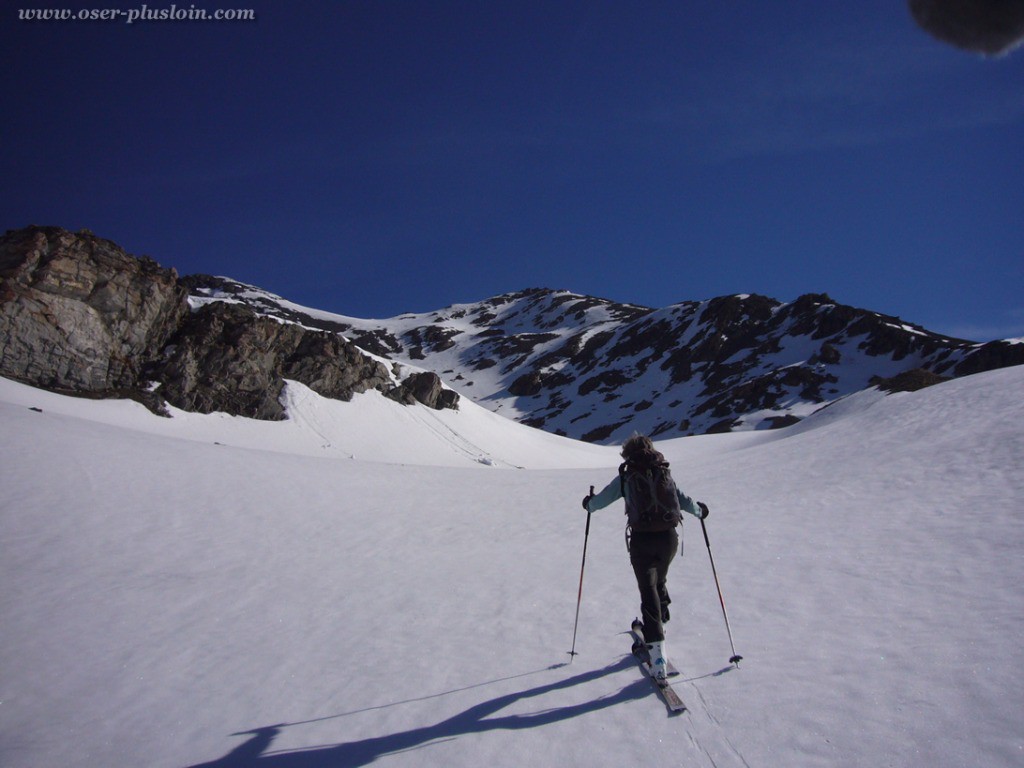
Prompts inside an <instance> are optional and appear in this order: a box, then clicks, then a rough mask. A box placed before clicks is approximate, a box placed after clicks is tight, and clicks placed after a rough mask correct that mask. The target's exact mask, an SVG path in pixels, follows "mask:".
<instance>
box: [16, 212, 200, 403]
mask: <svg viewBox="0 0 1024 768" xmlns="http://www.w3.org/2000/svg"><path fill="white" fill-rule="evenodd" d="M187 313H188V303H187V291H186V290H185V289H184V288H183V287H182V286H180V285H179V284H178V275H177V273H176V272H175V271H174V270H173V269H164V268H162V267H161V266H160V265H158V264H157V263H156V262H154V261H152V260H151V259H145V258H142V259H138V258H135V257H133V256H129V255H128V254H127V253H125V252H124V250H123V249H121V248H119V247H118V246H117V245H115V244H114V243H112V242H110V241H109V240H103V239H101V238H98V237H96V236H95V235H93V234H91V233H89V232H86V231H83V232H79V233H77V234H76V233H71V232H67V231H65V230H62V229H58V228H55V227H31V228H29V229H24V230H18V231H13V232H8V233H7V234H6V235H4V236H3V237H2V238H0V375H3V376H7V377H9V378H12V379H17V380H18V381H23V382H25V383H28V384H33V385H36V386H43V387H49V388H52V389H60V390H68V391H75V392H85V393H103V392H105V391H108V390H117V389H133V388H137V387H139V386H140V385H141V383H142V382H141V381H140V376H141V374H142V371H143V369H144V368H145V367H146V366H147V364H148V363H149V362H150V361H151V360H152V359H153V358H154V357H155V356H158V355H159V352H160V350H161V348H162V347H163V345H164V343H165V342H166V340H167V339H168V338H169V337H170V336H171V334H172V333H174V332H175V330H176V329H177V327H178V324H179V323H180V322H181V320H182V318H184V317H185V315H186V314H187Z"/></svg>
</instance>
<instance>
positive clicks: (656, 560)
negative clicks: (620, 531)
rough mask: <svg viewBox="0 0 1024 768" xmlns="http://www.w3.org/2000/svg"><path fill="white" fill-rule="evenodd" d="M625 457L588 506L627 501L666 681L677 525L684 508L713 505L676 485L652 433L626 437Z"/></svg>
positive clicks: (694, 511)
mask: <svg viewBox="0 0 1024 768" xmlns="http://www.w3.org/2000/svg"><path fill="white" fill-rule="evenodd" d="M622 458H623V459H624V462H623V464H622V465H621V466H620V467H619V475H618V477H616V478H615V479H613V480H612V481H611V482H610V483H608V485H606V486H605V488H604V489H603V490H602V491H601V492H600V493H597V494H589V495H587V496H586V497H585V498H584V499H583V508H584V509H585V510H587V512H588V513H590V512H594V511H596V510H598V509H601V508H603V507H607V506H608V505H609V504H611V503H612V502H613V501H615V500H617V499H624V500H625V502H626V515H627V516H628V518H629V524H628V525H629V527H628V529H627V530H628V533H627V541H628V547H629V561H630V563H631V564H632V566H633V573H634V574H636V583H637V587H638V588H639V589H640V614H641V617H642V619H643V635H644V641H645V642H646V643H647V649H648V652H649V653H650V659H651V674H652V676H653V677H654V678H655V679H658V680H664V679H665V678H666V676H667V674H668V672H667V662H666V655H665V629H664V624H665V622H667V621H668V620H669V610H668V606H669V603H670V602H671V598H670V597H669V594H668V589H667V586H666V581H667V579H668V568H669V565H670V564H671V563H672V559H673V558H674V557H675V555H676V550H678V548H679V535H678V533H677V532H676V526H678V525H679V524H680V523H681V522H682V515H681V514H680V511H681V510H686V511H687V512H688V513H690V514H691V515H693V516H695V517H697V518H699V519H704V518H705V517H707V516H708V508H707V505H706V504H704V503H703V502H695V501H694V500H693V499H691V498H690V497H689V496H687V495H686V494H685V493H683V492H682V491H680V490H679V489H678V488H677V487H676V485H675V482H674V481H673V480H672V476H671V473H670V472H669V464H668V462H667V461H665V457H664V456H663V455H662V454H661V453H660V452H659V451H658V450H656V449H655V447H654V443H653V442H652V441H651V439H650V438H649V437H646V436H645V435H641V434H634V435H633V436H632V437H630V438H629V439H628V440H626V442H625V443H624V444H623V446H622Z"/></svg>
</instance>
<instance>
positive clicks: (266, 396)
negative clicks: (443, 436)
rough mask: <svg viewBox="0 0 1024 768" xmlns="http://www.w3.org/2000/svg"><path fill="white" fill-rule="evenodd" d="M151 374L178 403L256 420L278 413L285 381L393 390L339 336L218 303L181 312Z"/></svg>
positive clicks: (327, 388)
mask: <svg viewBox="0 0 1024 768" xmlns="http://www.w3.org/2000/svg"><path fill="white" fill-rule="evenodd" d="M153 378H154V379H156V380H159V381H161V382H162V384H161V386H160V388H159V389H158V390H157V394H159V395H160V396H162V397H164V398H165V399H166V400H167V401H168V402H169V403H171V404H172V405H174V406H177V407H178V408H181V409H183V410H187V411H197V412H199V413H212V412H214V411H222V412H225V413H232V414H235V415H239V416H249V417H252V418H255V419H283V418H284V417H285V411H284V407H283V406H282V405H281V402H280V395H281V390H282V389H283V388H284V381H285V379H291V380H294V381H298V382H301V383H302V384H305V385H306V386H308V387H309V388H310V389H312V390H313V391H314V392H316V393H318V394H320V395H323V396H324V397H329V398H332V399H335V400H351V399H352V396H353V395H354V394H357V393H360V392H365V391H367V390H368V389H379V390H381V391H382V392H387V391H389V390H391V389H392V382H391V377H390V376H389V375H388V371H387V369H386V368H385V367H384V366H383V365H382V364H381V363H379V362H377V361H375V360H373V359H372V358H369V357H367V356H366V355H364V354H363V353H362V352H361V351H360V350H359V349H357V348H356V347H355V346H354V345H353V344H351V343H349V342H347V341H345V340H344V339H343V338H342V337H340V336H336V335H334V334H331V333H326V332H323V331H311V330H308V329H306V328H303V327H302V326H299V325H294V324H289V323H282V322H279V321H277V320H273V319H271V318H268V317H260V316H259V315H257V314H256V313H255V312H253V311H252V310H251V309H249V308H248V307H244V306H241V305H238V304H226V303H223V302H219V303H215V304H209V305H207V306H205V307H202V308H201V309H199V310H198V311H197V312H195V313H194V314H192V315H190V316H189V317H188V319H187V320H186V322H185V323H184V325H183V326H182V329H181V331H180V332H179V333H178V334H177V335H176V336H175V337H174V338H173V339H172V344H171V346H170V347H169V348H168V351H167V355H166V360H165V361H163V362H162V363H160V364H159V366H157V367H156V369H155V370H154V371H153Z"/></svg>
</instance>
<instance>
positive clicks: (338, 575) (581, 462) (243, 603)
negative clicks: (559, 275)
mask: <svg viewBox="0 0 1024 768" xmlns="http://www.w3.org/2000/svg"><path fill="white" fill-rule="evenodd" d="M1022 385H1024V368H1020V367H1017V368H1008V369H1003V370H1000V371H994V372H990V373H986V374H980V375H977V376H972V377H966V378H963V379H958V380H955V381H952V382H949V383H946V384H942V385H939V386H936V387H933V388H930V389H926V390H922V391H920V392H917V393H913V394H909V393H908V394H900V395H893V396H889V397H884V398H883V397H880V396H879V395H878V394H877V393H874V392H872V391H868V392H865V393H861V394H858V395H854V396H852V397H849V398H847V399H846V400H843V401H841V402H839V403H837V404H836V405H833V406H831V407H830V408H827V409H825V410H824V411H821V412H819V413H817V414H815V415H814V416H812V417H810V418H808V419H806V420H805V421H804V422H802V423H801V424H799V425H797V427H795V428H790V429H787V430H779V431H775V432H763V433H740V434H732V435H713V436H704V437H696V438H684V439H680V440H674V441H668V442H665V443H662V444H661V447H662V448H663V450H665V452H666V455H667V456H668V457H669V458H670V459H671V460H672V462H673V467H674V470H675V474H676V476H677V479H678V481H679V482H680V484H681V485H682V486H683V487H684V488H685V489H686V490H687V491H688V492H689V493H691V494H692V495H693V496H695V497H696V498H699V499H702V500H704V501H706V502H707V503H708V504H710V506H711V509H712V516H711V518H709V520H708V533H709V535H710V541H711V544H712V546H713V548H714V550H713V551H714V556H715V562H716V565H717V566H718V572H719V575H720V577H721V582H722V589H723V592H724V595H725V598H726V601H727V604H728V607H729V613H730V619H731V621H732V627H733V631H734V635H735V638H736V642H737V650H738V651H739V653H741V654H742V655H743V656H744V657H745V660H744V661H743V663H742V665H741V668H739V669H730V668H728V665H727V662H726V659H728V657H729V655H730V653H731V650H730V648H729V645H728V639H727V637H726V634H725V630H724V625H723V622H722V616H721V609H720V607H719V604H718V596H717V592H716V591H715V588H714V583H713V581H712V579H711V572H710V566H709V563H708V557H707V549H706V548H705V547H704V541H703V538H702V537H701V535H700V530H699V528H700V525H699V523H697V522H696V521H694V520H688V521H687V522H686V524H685V528H686V536H685V538H686V547H685V557H684V558H683V559H682V560H677V562H676V564H675V565H674V566H673V570H672V575H671V578H670V588H671V590H672V593H673V596H674V602H673V605H672V609H673V621H672V622H671V624H670V625H669V650H670V652H671V654H672V655H673V657H674V659H675V661H676V663H677V664H678V665H679V666H680V667H681V668H682V669H683V671H684V674H683V679H682V680H680V681H679V682H678V683H677V688H678V690H679V691H680V693H681V694H682V696H683V698H684V699H685V700H686V701H687V702H688V703H689V704H690V707H691V711H690V712H688V713H686V714H684V715H682V716H680V717H674V718H670V717H667V716H666V713H665V710H664V708H663V707H662V706H661V705H660V704H659V702H658V700H657V699H656V698H655V697H654V696H653V695H652V692H651V689H650V685H649V683H648V682H647V681H646V680H645V679H643V678H642V677H641V676H640V674H639V672H638V670H637V668H636V667H635V665H634V663H633V662H632V660H631V659H630V658H629V657H628V639H627V637H626V635H624V634H623V633H624V630H625V629H626V628H627V627H628V623H629V620H630V619H632V618H633V616H634V615H635V614H636V612H637V605H636V602H637V599H636V597H635V586H634V585H633V584H632V575H631V572H630V570H629V566H628V561H627V559H626V553H625V551H624V547H623V542H622V535H621V534H622V516H621V509H620V508H619V509H617V508H615V507H613V508H610V509H608V510H603V511H602V512H599V513H597V514H595V516H594V519H593V523H592V526H591V532H590V537H589V544H588V550H587V570H586V574H585V580H584V588H583V604H582V609H581V611H580V626H579V636H578V639H577V650H578V651H579V653H580V655H579V656H577V657H576V658H575V660H574V661H573V662H572V663H571V664H567V663H566V662H567V660H568V656H567V655H566V651H567V650H568V649H569V645H570V642H571V637H572V629H573V626H572V624H573V615H574V610H575V604H576V596H577V587H578V584H579V575H580V562H581V554H582V545H583V529H584V524H585V515H584V513H583V512H582V510H581V509H580V506H579V502H580V498H581V497H582V496H583V495H584V494H585V492H586V490H587V488H588V486H590V485H591V484H593V485H601V484H603V483H604V482H606V481H607V480H608V479H610V478H611V477H612V476H613V473H614V468H615V466H616V463H617V454H616V452H615V450H614V449H613V448H612V449H610V448H599V447H595V446H580V445H579V444H577V443H574V442H572V441H565V440H558V439H555V438H551V439H549V438H550V436H547V435H543V434H542V433H537V432H535V431H532V430H527V431H525V432H524V431H522V430H523V429H524V428H522V427H519V426H517V425H515V424H512V423H509V422H503V421H500V420H499V421H490V420H489V419H491V418H497V417H493V416H492V415H491V414H486V412H484V411H482V409H480V410H473V409H464V410H463V411H462V412H461V413H460V414H459V415H457V416H455V415H453V416H452V419H453V421H450V422H442V421H435V420H434V419H433V417H431V418H430V419H426V418H421V414H418V413H417V415H415V416H409V417H408V418H405V417H400V416H398V415H395V414H391V415H389V414H388V412H389V410H390V409H391V404H387V403H383V402H381V403H377V402H376V401H375V400H373V399H372V398H373V397H374V396H372V395H370V396H365V397H364V398H356V399H355V400H354V401H353V402H352V403H349V404H334V403H326V402H324V401H321V400H320V399H319V398H317V397H316V396H313V395H311V394H310V393H309V392H308V391H307V390H303V389H301V388H297V387H290V388H289V397H292V398H293V406H294V407H293V409H292V412H293V421H292V422H288V423H284V424H266V423H263V424H258V425H257V424H255V423H253V422H247V421H246V420H239V419H231V418H228V417H220V416H216V415H214V416H197V415H194V414H181V413H175V414H174V418H173V419H170V420H168V419H159V418H157V417H154V416H151V415H149V414H148V412H145V411H144V410H143V409H141V408H140V407H138V406H135V405H134V404H130V403H114V402H93V401H85V400H69V399H65V398H61V397H58V396H55V395H51V394H48V393H44V392H40V391H37V390H32V389H28V388H25V387H21V386H19V385H15V384H12V383H10V382H0V425H2V426H0V428H2V434H3V440H2V442H0V466H2V467H3V472H2V483H0V579H2V583H3V585H4V588H3V590H2V591H0V627H2V632H0V670H2V672H0V765H3V766H5V767H9V768H21V767H23V766H25V767H27V766H57V765H59V766H140V765H146V766H154V767H156V768H160V767H162V766H167V767H168V768H170V767H172V766H173V767H174V768H184V766H199V765H208V766H213V765H216V766H222V767H225V768H226V767H228V766H230V767H232V768H238V767H239V766H254V767H256V766H266V767H268V768H270V767H273V766H287V767H293V766H359V765H368V764H371V763H373V764H380V765H400V766H420V765H424V766H425V765H430V766H433V765H448V766H474V767H478V766H481V765H483V766H520V765H565V766H588V768H590V767H592V766H604V765H609V766H621V765H631V764H632V765H639V764H643V765H687V766H690V765H694V766H696V765H707V766H711V765H716V766H719V767H724V766H743V765H747V766H769V767H773V766H783V765H785V766H851V767H852V766H863V765H883V766H939V767H942V766H962V765H969V766H981V765H984V766H1017V765H1020V764H1021V762H1022V760H1024V725H1022V721H1021V718H1020V713H1021V712H1022V711H1024V682H1022V679H1024V675H1022V672H1024V650H1022V649H1024V610H1022V608H1024V603H1022V598H1021V587H1020V585H1021V583H1022V582H1024V558H1022V557H1021V553H1022V549H1024V522H1022V509H1024V504H1022V501H1024V480H1022V472H1021V460H1022V456H1024V405H1022V399H1021V397H1020V393H1021V391H1022ZM367 398H369V399H367ZM378 406H379V410H377V411H373V410H372V409H377V408H378ZM31 407H35V408H39V409H41V412H40V411H33V410H30V408H31ZM393 408H394V409H396V413H402V412H405V411H411V412H413V413H416V412H417V411H419V410H420V409H415V410H412V409H402V407H401V406H397V405H395V406H393ZM360 410H370V411H372V415H371V416H366V417H365V418H364V416H363V415H360V416H357V415H355V412H356V411H360ZM422 410H423V411H426V410H427V409H422ZM350 456H354V458H350ZM512 466H524V467H531V468H529V469H524V470H518V469H511V468H508V467H512ZM503 467H504V468H503ZM581 467H582V468H581Z"/></svg>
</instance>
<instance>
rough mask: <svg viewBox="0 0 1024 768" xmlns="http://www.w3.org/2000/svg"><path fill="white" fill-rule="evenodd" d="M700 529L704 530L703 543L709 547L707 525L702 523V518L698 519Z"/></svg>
mask: <svg viewBox="0 0 1024 768" xmlns="http://www.w3.org/2000/svg"><path fill="white" fill-rule="evenodd" d="M700 529H701V530H702V531H703V532H704V545H705V546H706V547H707V548H708V550H710V549H711V542H710V541H709V540H708V527H707V526H706V525H705V524H704V518H703V517H702V518H701V519H700Z"/></svg>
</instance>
